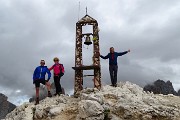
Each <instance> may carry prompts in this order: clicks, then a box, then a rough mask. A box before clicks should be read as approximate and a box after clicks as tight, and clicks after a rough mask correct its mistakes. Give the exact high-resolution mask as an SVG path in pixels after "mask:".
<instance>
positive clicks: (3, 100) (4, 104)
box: [0, 93, 16, 119]
mask: <svg viewBox="0 0 180 120" xmlns="http://www.w3.org/2000/svg"><path fill="white" fill-rule="evenodd" d="M7 99H8V97H7V96H5V95H4V94H2V93H0V119H3V118H5V116H6V115H7V114H8V113H10V112H11V111H13V110H14V109H15V108H16V106H15V105H14V104H12V103H10V102H9V101H7Z"/></svg>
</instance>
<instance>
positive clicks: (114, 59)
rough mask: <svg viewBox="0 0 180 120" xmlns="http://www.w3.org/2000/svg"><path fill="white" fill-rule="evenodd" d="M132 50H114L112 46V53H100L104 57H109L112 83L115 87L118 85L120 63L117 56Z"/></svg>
mask: <svg viewBox="0 0 180 120" xmlns="http://www.w3.org/2000/svg"><path fill="white" fill-rule="evenodd" d="M128 52H130V50H128V51H125V52H114V48H113V47H111V48H110V53H108V54H107V55H106V56H102V55H100V54H99V55H100V57H101V58H103V59H109V72H110V77H111V83H112V86H113V87H116V86H117V72H118V64H117V58H118V56H122V55H125V54H127V53H128Z"/></svg>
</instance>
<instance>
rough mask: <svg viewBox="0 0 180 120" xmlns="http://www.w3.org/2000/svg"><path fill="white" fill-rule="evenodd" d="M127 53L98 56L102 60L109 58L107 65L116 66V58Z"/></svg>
mask: <svg viewBox="0 0 180 120" xmlns="http://www.w3.org/2000/svg"><path fill="white" fill-rule="evenodd" d="M127 53H128V51H125V52H114V53H108V54H107V55H106V56H102V55H100V57H101V58H102V59H108V58H109V65H117V58H118V56H122V55H124V54H127ZM112 54H114V60H113V59H112Z"/></svg>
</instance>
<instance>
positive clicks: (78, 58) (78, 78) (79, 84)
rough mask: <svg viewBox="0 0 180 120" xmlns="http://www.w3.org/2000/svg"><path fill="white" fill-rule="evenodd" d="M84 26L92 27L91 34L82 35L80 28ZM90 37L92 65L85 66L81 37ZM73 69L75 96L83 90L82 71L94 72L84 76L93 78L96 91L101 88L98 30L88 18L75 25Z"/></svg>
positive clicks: (90, 18)
mask: <svg viewBox="0 0 180 120" xmlns="http://www.w3.org/2000/svg"><path fill="white" fill-rule="evenodd" d="M86 25H92V26H93V31H92V33H84V34H83V33H82V32H83V31H82V27H83V26H86ZM89 35H91V36H92V38H93V40H92V41H93V64H92V65H90V66H85V65H83V63H82V61H83V60H82V44H83V39H82V38H83V37H84V36H89ZM75 47H76V48H75V67H72V68H73V69H74V70H75V83H74V94H75V95H77V94H79V92H80V91H81V90H82V89H83V70H94V75H85V76H94V79H93V80H94V87H96V88H97V89H100V88H101V68H100V57H99V50H100V49H99V29H98V22H97V21H96V20H95V19H94V18H92V17H90V16H89V15H87V14H86V15H85V16H84V17H83V18H81V19H80V20H79V21H78V22H77V23H76V46H75Z"/></svg>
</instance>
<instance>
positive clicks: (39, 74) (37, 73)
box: [33, 60, 52, 105]
mask: <svg viewBox="0 0 180 120" xmlns="http://www.w3.org/2000/svg"><path fill="white" fill-rule="evenodd" d="M44 65H45V61H44V60H41V62H40V66H38V67H36V69H35V70H34V74H33V84H35V87H36V103H35V105H37V104H39V87H40V83H41V84H43V85H46V87H47V90H48V97H52V95H51V92H50V89H51V85H50V83H49V80H50V78H51V73H50V71H49V69H48V68H47V66H44ZM46 73H47V74H48V79H47V80H45V75H46Z"/></svg>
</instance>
